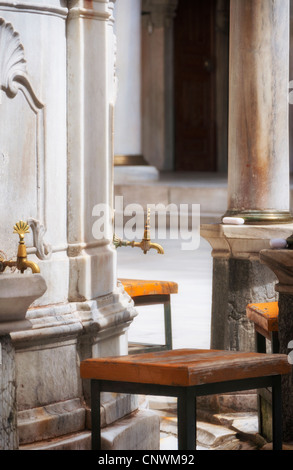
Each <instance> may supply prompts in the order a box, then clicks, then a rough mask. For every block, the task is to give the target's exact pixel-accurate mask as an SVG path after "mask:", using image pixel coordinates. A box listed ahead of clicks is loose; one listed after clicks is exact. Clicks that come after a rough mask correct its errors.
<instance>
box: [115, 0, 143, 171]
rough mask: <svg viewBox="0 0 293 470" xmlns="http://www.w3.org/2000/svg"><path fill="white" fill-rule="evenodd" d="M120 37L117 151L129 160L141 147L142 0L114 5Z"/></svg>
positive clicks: (118, 46) (117, 154) (116, 112)
mask: <svg viewBox="0 0 293 470" xmlns="http://www.w3.org/2000/svg"><path fill="white" fill-rule="evenodd" d="M114 17H115V35H116V41H117V57H116V75H117V98H116V105H115V137H114V152H115V155H116V158H117V159H118V158H119V159H122V157H123V158H125V159H127V161H128V162H130V163H131V161H132V160H133V161H135V158H137V157H142V149H141V0H123V1H122V2H121V1H119V0H118V2H116V4H115V9H114Z"/></svg>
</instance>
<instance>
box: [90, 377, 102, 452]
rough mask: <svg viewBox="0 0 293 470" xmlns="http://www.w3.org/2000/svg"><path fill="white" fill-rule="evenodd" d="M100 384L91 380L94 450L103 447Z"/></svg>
mask: <svg viewBox="0 0 293 470" xmlns="http://www.w3.org/2000/svg"><path fill="white" fill-rule="evenodd" d="M100 401H101V400H100V385H99V381H98V380H91V419H92V450H100V449H101V418H100Z"/></svg>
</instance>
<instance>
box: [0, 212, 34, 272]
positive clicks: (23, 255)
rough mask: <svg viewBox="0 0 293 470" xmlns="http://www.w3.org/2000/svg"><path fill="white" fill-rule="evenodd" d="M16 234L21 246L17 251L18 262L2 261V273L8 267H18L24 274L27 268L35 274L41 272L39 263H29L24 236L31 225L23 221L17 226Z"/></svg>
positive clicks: (0, 266) (0, 269) (0, 265)
mask: <svg viewBox="0 0 293 470" xmlns="http://www.w3.org/2000/svg"><path fill="white" fill-rule="evenodd" d="M13 228H14V232H13V233H17V234H18V235H19V244H18V251H17V259H16V261H14V260H9V261H6V260H3V259H0V271H1V272H3V271H4V270H5V269H6V268H7V267H10V268H12V267H16V268H17V269H18V270H19V271H20V272H21V273H24V271H25V270H26V269H27V268H30V269H31V270H32V272H33V273H34V274H36V273H39V272H40V268H39V266H38V265H37V263H34V262H33V261H29V260H28V259H27V252H26V245H25V241H24V235H25V234H26V233H29V225H28V224H27V223H25V222H23V221H22V220H21V221H20V222H18V223H17V224H15V226H14V227H13Z"/></svg>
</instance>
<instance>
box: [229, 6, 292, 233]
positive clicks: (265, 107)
mask: <svg viewBox="0 0 293 470" xmlns="http://www.w3.org/2000/svg"><path fill="white" fill-rule="evenodd" d="M289 6H290V5H289V0H245V1H243V0H231V17H230V18H231V19H230V24H231V30H230V98H229V107H230V110H229V113H230V119H229V172H228V194H229V195H228V211H227V213H226V214H225V215H226V216H238V217H242V218H245V219H246V223H256V224H259V223H287V222H290V221H292V217H291V215H290V212H289V208H290V206H289V134H288V82H289V24H290V21H289V20H290V15H289Z"/></svg>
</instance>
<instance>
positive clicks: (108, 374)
mask: <svg viewBox="0 0 293 470" xmlns="http://www.w3.org/2000/svg"><path fill="white" fill-rule="evenodd" d="M80 371H81V377H82V378H83V379H90V381H91V414H92V420H91V422H92V449H94V450H98V449H101V448H102V439H101V429H100V394H101V392H112V393H130V394H143V395H161V396H173V397H177V417H178V421H177V422H178V450H194V449H195V448H196V397H197V396H203V395H214V394H218V393H226V392H234V391H241V390H252V389H259V388H263V387H272V391H273V413H272V416H273V418H272V424H273V448H274V449H275V450H277V449H281V448H282V419H281V416H282V403H281V401H282V400H281V399H282V397H281V375H283V374H289V373H290V372H291V366H290V364H289V362H288V358H287V356H286V355H280V354H259V353H252V352H245V353H241V352H234V351H214V350H193V349H182V350H172V351H161V352H155V353H144V354H137V355H129V356H119V357H108V358H97V359H87V360H85V361H83V362H82V363H81V366H80ZM124 450H127V449H124Z"/></svg>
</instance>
